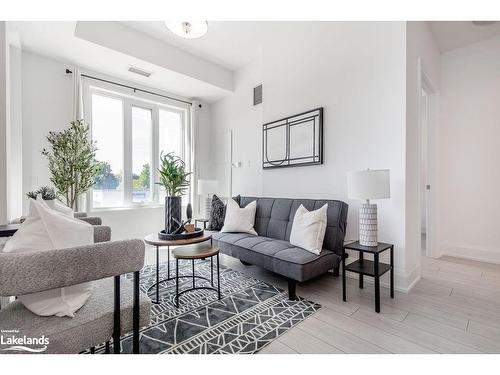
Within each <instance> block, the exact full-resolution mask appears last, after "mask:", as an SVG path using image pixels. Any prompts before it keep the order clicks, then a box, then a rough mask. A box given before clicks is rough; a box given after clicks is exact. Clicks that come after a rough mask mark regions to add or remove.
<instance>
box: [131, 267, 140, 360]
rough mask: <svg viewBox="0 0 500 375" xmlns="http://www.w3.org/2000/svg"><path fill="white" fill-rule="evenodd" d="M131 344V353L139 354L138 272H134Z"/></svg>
mask: <svg viewBox="0 0 500 375" xmlns="http://www.w3.org/2000/svg"><path fill="white" fill-rule="evenodd" d="M132 319H133V321H132V326H133V327H132V328H133V344H132V352H133V353H134V354H139V271H136V272H134V307H133V318H132Z"/></svg>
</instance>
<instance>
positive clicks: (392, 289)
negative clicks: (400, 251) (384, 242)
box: [390, 246, 394, 298]
mask: <svg viewBox="0 0 500 375" xmlns="http://www.w3.org/2000/svg"><path fill="white" fill-rule="evenodd" d="M390 251H391V298H394V246H391V250H390Z"/></svg>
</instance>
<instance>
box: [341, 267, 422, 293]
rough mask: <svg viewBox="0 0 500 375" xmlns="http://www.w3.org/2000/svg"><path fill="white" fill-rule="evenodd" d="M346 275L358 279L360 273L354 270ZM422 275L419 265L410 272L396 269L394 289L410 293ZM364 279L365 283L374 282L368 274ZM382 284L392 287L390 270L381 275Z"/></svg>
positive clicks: (385, 286)
mask: <svg viewBox="0 0 500 375" xmlns="http://www.w3.org/2000/svg"><path fill="white" fill-rule="evenodd" d="M346 276H347V277H349V278H351V279H356V280H357V279H358V277H359V276H358V274H355V273H353V272H347V275H346ZM420 276H421V271H420V266H417V267H416V268H415V269H414V270H413V271H412V272H410V273H409V274H403V273H400V272H398V271H397V270H396V271H395V272H394V290H397V291H398V292H402V293H406V294H408V293H409V292H410V290H411V289H412V288H413V287H414V286H415V284H417V282H418V281H419V280H420ZM363 280H364V282H365V284H373V277H369V276H366V277H365V278H364V279H363ZM380 286H382V287H384V288H390V282H389V272H387V273H385V274H384V275H383V276H381V277H380Z"/></svg>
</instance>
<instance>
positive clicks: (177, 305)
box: [175, 259, 179, 308]
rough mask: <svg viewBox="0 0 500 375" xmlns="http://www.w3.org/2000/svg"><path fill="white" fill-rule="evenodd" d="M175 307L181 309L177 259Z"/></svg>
mask: <svg viewBox="0 0 500 375" xmlns="http://www.w3.org/2000/svg"><path fill="white" fill-rule="evenodd" d="M175 306H176V307H177V308H179V259H175Z"/></svg>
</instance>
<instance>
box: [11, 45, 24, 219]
mask: <svg viewBox="0 0 500 375" xmlns="http://www.w3.org/2000/svg"><path fill="white" fill-rule="evenodd" d="M9 54H10V139H9V143H10V151H9V178H8V184H9V198H8V199H9V220H14V219H17V218H19V217H20V216H21V215H22V214H23V147H22V145H23V124H22V116H23V112H22V100H23V98H22V51H21V49H20V48H19V47H17V46H13V45H11V46H10V50H9Z"/></svg>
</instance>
